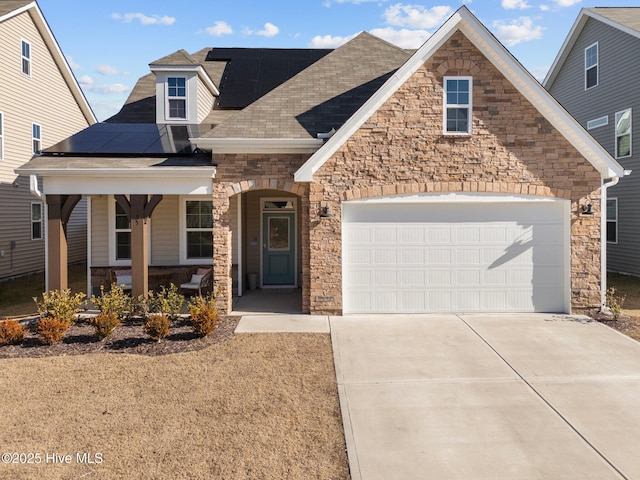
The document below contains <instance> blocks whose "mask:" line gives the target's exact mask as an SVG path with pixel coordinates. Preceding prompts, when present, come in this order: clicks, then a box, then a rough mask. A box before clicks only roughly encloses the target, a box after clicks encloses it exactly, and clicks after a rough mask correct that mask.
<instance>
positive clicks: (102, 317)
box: [90, 312, 120, 340]
mask: <svg viewBox="0 0 640 480" xmlns="http://www.w3.org/2000/svg"><path fill="white" fill-rule="evenodd" d="M90 323H91V325H92V326H93V328H95V330H96V336H97V337H98V338H99V339H100V340H102V339H103V338H106V337H108V336H109V335H111V333H113V331H114V330H115V328H116V327H117V326H118V325H120V319H119V318H118V316H117V315H116V314H115V313H114V312H100V313H99V314H98V315H97V316H95V317H93V318H92V319H91V320H90Z"/></svg>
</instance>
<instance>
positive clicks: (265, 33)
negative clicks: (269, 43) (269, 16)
mask: <svg viewBox="0 0 640 480" xmlns="http://www.w3.org/2000/svg"><path fill="white" fill-rule="evenodd" d="M279 33H280V29H279V28H278V27H276V26H275V25H274V24H273V23H269V22H267V23H265V24H264V28H263V29H262V30H251V29H249V28H245V29H244V34H245V35H260V36H262V37H275V36H276V35H278V34H279Z"/></svg>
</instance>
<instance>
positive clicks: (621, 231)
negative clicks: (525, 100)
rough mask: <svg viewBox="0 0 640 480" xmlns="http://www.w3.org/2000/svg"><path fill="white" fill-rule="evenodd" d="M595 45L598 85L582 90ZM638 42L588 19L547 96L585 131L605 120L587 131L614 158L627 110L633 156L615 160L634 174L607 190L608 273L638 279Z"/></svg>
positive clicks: (639, 101) (639, 167) (639, 248)
mask: <svg viewBox="0 0 640 480" xmlns="http://www.w3.org/2000/svg"><path fill="white" fill-rule="evenodd" d="M595 42H598V68H599V82H598V86H596V87H593V88H591V89H589V90H586V91H585V89H584V49H585V48H587V47H588V46H590V45H592V44H593V43H595ZM639 76H640V39H638V38H635V37H632V36H630V35H627V34H626V33H624V32H621V31H620V30H618V29H615V28H613V27H610V26H608V25H606V24H603V23H602V22H599V21H597V20H594V19H589V20H588V21H587V23H586V24H585V26H584V29H583V30H582V32H581V35H580V37H579V38H578V40H577V41H576V43H575V45H574V47H573V49H572V50H571V52H570V53H569V55H568V57H567V60H566V61H565V63H564V65H563V66H562V69H561V70H560V72H559V74H558V76H557V78H556V80H555V81H554V82H553V84H552V85H550V86H549V91H550V93H551V94H552V95H553V96H554V97H555V98H556V99H557V100H558V101H559V102H560V103H561V104H562V105H563V106H564V107H565V108H566V109H567V110H568V111H569V113H571V115H573V116H574V117H575V118H576V120H578V122H580V124H581V125H583V126H584V127H585V128H586V125H587V122H588V121H589V120H593V119H596V118H599V117H602V116H605V115H607V116H608V119H609V123H608V125H605V126H602V127H598V128H595V129H592V130H589V133H590V134H591V135H592V136H593V138H595V139H596V140H597V141H598V142H599V143H600V144H601V145H602V146H603V147H604V148H605V149H606V150H607V151H608V152H609V153H610V154H611V156H612V157H614V156H615V114H616V112H619V111H622V110H625V109H628V108H631V109H632V134H631V139H632V156H631V157H628V158H619V159H617V161H618V162H619V163H620V164H621V165H622V166H623V167H624V168H625V169H627V170H633V174H632V175H631V176H628V177H624V178H621V179H620V182H619V183H618V185H616V186H614V187H611V188H610V189H609V190H608V196H609V197H616V198H618V243H617V244H612V243H609V244H607V268H608V269H609V270H611V271H616V272H624V273H631V274H634V275H640V242H638V238H640V197H639V196H638V194H637V192H638V191H639V190H640V89H639V88H638V79H639Z"/></svg>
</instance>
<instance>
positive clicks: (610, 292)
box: [605, 287, 627, 320]
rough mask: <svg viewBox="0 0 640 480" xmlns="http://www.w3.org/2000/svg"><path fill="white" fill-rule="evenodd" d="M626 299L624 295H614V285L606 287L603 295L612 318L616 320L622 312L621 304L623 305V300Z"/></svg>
mask: <svg viewBox="0 0 640 480" xmlns="http://www.w3.org/2000/svg"><path fill="white" fill-rule="evenodd" d="M626 299H627V297H626V295H623V296H619V295H616V289H615V287H609V288H608V289H607V293H606V295H605V305H606V306H607V308H608V309H609V310H611V313H613V318H614V319H616V320H617V319H618V317H619V316H620V313H622V305H624V301H625V300H626Z"/></svg>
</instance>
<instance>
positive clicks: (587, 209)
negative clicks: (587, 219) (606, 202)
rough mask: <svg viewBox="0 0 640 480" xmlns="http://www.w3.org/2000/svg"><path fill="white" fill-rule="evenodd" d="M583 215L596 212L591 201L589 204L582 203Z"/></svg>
mask: <svg viewBox="0 0 640 480" xmlns="http://www.w3.org/2000/svg"><path fill="white" fill-rule="evenodd" d="M581 208H582V215H593V214H595V213H596V212H594V211H593V205H591V204H590V203H589V204H587V205H582V207H581Z"/></svg>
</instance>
